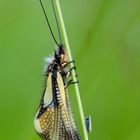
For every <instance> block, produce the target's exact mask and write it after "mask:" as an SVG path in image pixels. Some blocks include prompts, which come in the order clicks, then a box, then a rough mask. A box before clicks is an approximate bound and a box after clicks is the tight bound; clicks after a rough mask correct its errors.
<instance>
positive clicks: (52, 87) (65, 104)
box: [34, 0, 81, 140]
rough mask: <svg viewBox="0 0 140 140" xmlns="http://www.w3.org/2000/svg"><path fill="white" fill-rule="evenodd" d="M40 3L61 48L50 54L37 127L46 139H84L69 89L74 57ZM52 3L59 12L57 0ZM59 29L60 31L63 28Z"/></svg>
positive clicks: (36, 120) (37, 116)
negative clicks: (56, 32) (57, 35)
mask: <svg viewBox="0 0 140 140" xmlns="http://www.w3.org/2000/svg"><path fill="white" fill-rule="evenodd" d="M40 4H41V6H42V9H43V12H44V14H45V17H46V20H47V23H48V25H49V29H50V31H51V34H52V36H53V39H54V41H55V42H56V44H57V49H56V51H55V53H54V56H53V57H51V58H49V62H48V65H47V67H46V70H45V75H46V82H45V89H44V93H43V96H42V99H41V102H40V105H39V108H38V111H37V113H36V116H35V119H34V126H35V130H36V132H37V133H38V134H39V135H40V136H41V138H42V139H43V140H81V137H80V135H79V132H78V130H77V127H76V123H75V120H74V117H73V114H72V110H71V106H70V100H69V95H68V91H67V86H68V85H69V84H73V83H75V82H73V81H72V80H70V81H69V82H68V84H66V78H67V77H68V76H69V75H70V72H71V70H72V69H73V68H74V67H73V68H71V69H70V70H67V67H68V65H69V63H72V62H73V61H72V62H68V57H67V54H66V51H65V48H64V46H63V45H62V44H61V43H60V44H58V43H57V41H56V39H55V37H54V35H53V32H52V29H51V26H50V24H49V21H48V18H47V15H46V12H45V10H44V7H43V3H42V1H41V0H40ZM52 6H53V11H54V14H55V9H54V5H53V0H52ZM55 17H56V14H55ZM56 22H57V18H56ZM57 26H58V22H57ZM58 27H59V26H58ZM58 32H59V33H60V31H59V29H58Z"/></svg>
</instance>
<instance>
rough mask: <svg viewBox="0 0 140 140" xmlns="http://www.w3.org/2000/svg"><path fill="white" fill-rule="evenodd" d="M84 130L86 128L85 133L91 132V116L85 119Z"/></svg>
mask: <svg viewBox="0 0 140 140" xmlns="http://www.w3.org/2000/svg"><path fill="white" fill-rule="evenodd" d="M86 128H87V132H88V133H90V132H91V131H92V126H91V116H90V115H88V116H87V117H86Z"/></svg>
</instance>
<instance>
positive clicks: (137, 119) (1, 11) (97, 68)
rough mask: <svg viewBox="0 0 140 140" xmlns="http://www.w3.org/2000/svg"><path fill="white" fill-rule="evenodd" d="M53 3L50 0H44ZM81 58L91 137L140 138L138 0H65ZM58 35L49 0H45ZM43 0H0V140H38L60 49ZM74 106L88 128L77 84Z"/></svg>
mask: <svg viewBox="0 0 140 140" xmlns="http://www.w3.org/2000/svg"><path fill="white" fill-rule="evenodd" d="M44 1H47V0H44ZM60 3H61V8H62V12H63V16H64V21H65V26H66V29H67V34H68V37H69V42H70V46H71V50H72V55H73V58H74V60H75V61H76V66H77V70H76V72H77V74H78V79H79V81H80V83H79V88H80V93H81V100H82V104H83V109H84V113H85V116H87V115H88V114H90V115H91V117H92V127H93V131H92V132H91V133H90V134H89V140H140V1H139V0H76V1H75V0H60ZM46 6H47V7H46V8H47V12H48V15H49V19H50V22H51V25H52V27H53V30H54V32H55V34H56V33H57V30H56V26H55V24H54V17H53V14H52V9H51V5H50V2H49V0H48V2H47V3H46ZM54 46H55V44H54V42H53V40H52V37H51V36H50V32H49V30H48V27H47V24H46V21H45V18H44V15H43V12H42V10H41V7H40V5H39V1H38V0H20V1H19V0H12V1H9V0H0V140H39V139H40V138H39V137H38V136H37V135H36V133H35V131H34V128H33V119H34V115H35V112H36V110H37V107H38V104H39V101H40V98H41V95H42V91H43V85H44V75H43V72H42V69H43V66H44V61H43V58H44V57H45V56H49V55H51V54H52V52H53V51H54V48H55V47H54ZM69 90H70V96H71V103H72V108H73V112H74V115H75V118H76V122H77V125H78V128H79V130H80V133H81V134H82V131H81V130H82V129H81V124H80V117H79V113H78V111H77V101H76V96H75V93H74V90H73V86H71V87H70V88H69Z"/></svg>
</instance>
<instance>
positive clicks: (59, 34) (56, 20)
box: [51, 0, 62, 44]
mask: <svg viewBox="0 0 140 140" xmlns="http://www.w3.org/2000/svg"><path fill="white" fill-rule="evenodd" d="M51 3H52V8H53V12H54V16H55V22H56V25H57V30H58V36H59V41H60V44H62V39H61V32H60V27H59V23H58V19H57V15H56V11H55V7H54V2H53V0H51Z"/></svg>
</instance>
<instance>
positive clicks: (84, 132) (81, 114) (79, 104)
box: [54, 0, 88, 140]
mask: <svg viewBox="0 0 140 140" xmlns="http://www.w3.org/2000/svg"><path fill="white" fill-rule="evenodd" d="M54 1H55V5H56V11H57V14H58V18H59V21H60V26H61V30H62V35H63V38H64V43H65V47H66V50H67V54H68V58H69V61H72V55H71V51H70V46H69V41H68V37H67V33H66V29H65V25H64V20H63V16H62V12H61V8H60V4H59V0H54ZM73 65H74V64H73V63H71V65H70V66H71V67H73ZM71 74H72V78H73V80H74V81H77V78H76V76H75V75H76V73H75V70H74V69H73V70H72V73H71ZM74 85H75V91H76V97H77V102H78V108H79V112H80V117H81V123H82V127H83V134H84V139H85V140H88V134H87V130H86V126H85V118H84V113H83V108H82V103H81V98H80V92H79V87H78V84H77V83H75V84H74Z"/></svg>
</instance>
